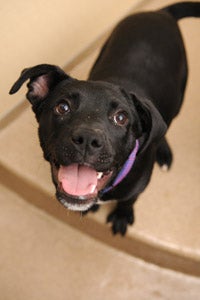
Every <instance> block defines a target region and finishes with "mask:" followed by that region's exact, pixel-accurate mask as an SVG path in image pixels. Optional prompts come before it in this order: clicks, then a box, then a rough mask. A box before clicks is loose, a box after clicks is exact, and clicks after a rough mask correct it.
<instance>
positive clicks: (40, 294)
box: [0, 186, 200, 300]
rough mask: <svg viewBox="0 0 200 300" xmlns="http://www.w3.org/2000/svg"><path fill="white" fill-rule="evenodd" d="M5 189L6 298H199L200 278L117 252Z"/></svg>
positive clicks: (1, 213)
mask: <svg viewBox="0 0 200 300" xmlns="http://www.w3.org/2000/svg"><path fill="white" fill-rule="evenodd" d="M0 188H1V194H0V236H1V245H2V246H1V252H0V266H1V268H0V291H1V299H4V300H12V299H15V300H27V299H29V300H35V299H37V300H47V299H48V300H55V299H58V300H65V299H68V300H74V299H81V300H87V299H95V300H101V299H105V300H110V299H118V300H124V299H126V300H131V299H140V300H146V299H149V300H155V299H158V298H159V299H173V300H179V299H182V300H188V299H190V300H197V299H199V287H200V279H199V278H195V277H192V276H188V275H184V274H180V273H177V272H174V271H169V270H166V269H162V268H160V267H157V266H155V265H152V264H148V263H145V262H143V261H141V260H139V259H136V258H134V257H133V256H130V255H128V254H126V253H123V252H122V251H119V250H117V249H114V248H111V247H109V246H108V245H106V244H105V243H102V242H100V241H99V240H97V239H94V238H92V237H89V236H87V235H86V234H84V233H81V232H80V231H77V230H76V229H74V228H72V227H71V226H69V225H67V224H64V223H63V222H60V221H58V220H57V219H55V218H53V217H50V216H49V214H47V213H46V212H45V211H42V210H39V209H37V208H35V207H34V206H32V205H30V204H29V203H28V202H27V201H24V200H22V199H21V197H19V196H18V195H16V194H15V193H13V192H11V191H10V190H8V189H6V188H5V187H4V186H0Z"/></svg>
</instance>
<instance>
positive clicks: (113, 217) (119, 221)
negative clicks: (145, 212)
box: [107, 208, 134, 236]
mask: <svg viewBox="0 0 200 300" xmlns="http://www.w3.org/2000/svg"><path fill="white" fill-rule="evenodd" d="M133 222H134V212H133V209H132V208H129V209H128V210H120V209H118V208H116V209H115V210H114V211H113V212H111V213H110V214H109V215H108V217H107V223H112V232H113V234H117V233H119V234H121V235H122V236H124V235H125V233H126V231H127V226H128V224H130V225H132V224H133Z"/></svg>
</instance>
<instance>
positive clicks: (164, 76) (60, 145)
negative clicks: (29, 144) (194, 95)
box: [10, 2, 200, 235]
mask: <svg viewBox="0 0 200 300" xmlns="http://www.w3.org/2000/svg"><path fill="white" fill-rule="evenodd" d="M190 16H195V17H199V16H200V3H197V2H185V3H178V4H175V5H171V6H169V7H166V8H163V9H161V10H159V11H156V12H146V13H139V14H135V15H132V16H129V17H127V18H126V19H124V20H123V21H122V22H120V23H119V25H118V26H117V27H116V28H115V29H114V31H113V33H112V34H111V36H110V37H109V39H108V40H107V42H106V43H105V45H104V46H103V49H102V51H101V53H100V55H99V57H98V59H97V61H96V63H95V65H94V66H93V68H92V70H91V73H90V76H89V79H88V80H87V81H79V80H77V79H74V78H71V77H70V76H68V75H67V74H66V73H65V72H64V71H62V70H61V69H60V68H59V67H57V66H52V65H47V64H42V65H38V66H35V67H33V68H29V69H25V70H24V71H23V72H22V74H21V76H20V78H19V79H18V80H17V82H16V83H15V84H14V85H13V87H12V89H11V91H10V94H13V93H16V92H17V91H18V90H19V88H20V87H21V85H22V84H23V83H24V82H25V81H26V80H27V79H30V82H29V83H28V93H27V98H28V100H29V101H30V102H31V104H32V108H33V111H34V112H35V114H36V118H37V121H38V123H39V138H40V144H41V147H42V149H43V152H44V157H45V159H46V160H48V161H49V162H50V164H51V169H52V178H53V182H54V184H55V186H56V196H57V198H58V200H59V201H60V202H61V203H62V204H63V205H64V206H65V207H67V208H69V209H71V210H77V211H87V210H89V209H93V210H94V209H96V208H97V205H98V203H100V202H105V201H107V200H110V199H115V200H117V201H118V202H117V207H116V209H115V210H114V211H113V212H112V213H111V214H110V215H109V216H108V222H112V229H113V233H118V232H119V233H121V234H122V235H124V234H125V232H126V229H127V225H128V224H132V223H133V221H134V213H133V207H132V206H133V203H134V202H135V201H136V199H137V197H138V195H139V194H140V193H141V192H142V191H143V190H144V189H145V187H146V186H147V184H148V182H149V180H150V177H151V173H152V168H153V165H154V162H155V161H157V162H158V164H159V165H160V166H161V167H162V166H164V167H165V168H166V167H167V168H169V167H170V165H171V162H172V153H171V150H170V147H169V145H168V143H167V141H166V138H165V137H164V135H165V133H166V130H167V128H168V127H169V125H170V123H171V121H172V119H173V118H174V117H175V116H176V115H177V114H178V112H179V110H180V107H181V104H182V101H183V95H184V90H185V85H186V80H187V62H186V55H185V50H184V46H183V41H182V37H181V34H180V31H179V28H178V26H177V20H178V19H180V18H183V17H190Z"/></svg>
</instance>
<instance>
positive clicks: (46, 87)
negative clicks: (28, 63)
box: [9, 64, 70, 106]
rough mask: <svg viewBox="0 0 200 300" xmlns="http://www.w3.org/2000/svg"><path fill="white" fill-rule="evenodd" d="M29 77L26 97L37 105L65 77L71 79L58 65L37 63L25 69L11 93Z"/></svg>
mask: <svg viewBox="0 0 200 300" xmlns="http://www.w3.org/2000/svg"><path fill="white" fill-rule="evenodd" d="M28 79H30V81H29V83H28V84H27V87H28V92H27V94H26V97H27V99H28V100H29V101H30V102H31V104H32V105H33V106H35V105H37V104H38V103H39V102H40V101H41V100H44V99H45V98H46V97H47V96H48V94H49V92H50V90H51V89H52V88H53V87H55V85H57V84H58V83H59V82H60V81H62V80H64V79H70V77H69V76H68V75H67V74H66V73H65V72H64V71H63V70H62V69H60V68H59V67H57V66H54V65H48V64H42V65H37V66H35V67H32V68H28V69H25V70H23V71H22V73H21V76H20V77H19V78H18V80H17V81H16V82H15V83H14V85H13V86H12V88H11V90H10V92H9V93H10V94H14V93H16V92H17V91H18V90H19V89H20V88H21V86H22V85H23V83H24V82H25V81H26V80H28Z"/></svg>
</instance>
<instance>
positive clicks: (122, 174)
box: [101, 140, 139, 194]
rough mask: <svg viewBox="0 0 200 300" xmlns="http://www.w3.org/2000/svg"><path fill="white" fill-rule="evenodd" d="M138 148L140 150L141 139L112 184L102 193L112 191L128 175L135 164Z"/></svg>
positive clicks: (136, 142)
mask: <svg viewBox="0 0 200 300" xmlns="http://www.w3.org/2000/svg"><path fill="white" fill-rule="evenodd" d="M138 150H139V141H138V140H136V141H135V147H134V149H133V151H132V152H131V154H130V155H129V157H128V159H127V161H126V162H125V163H124V165H123V167H122V169H121V170H120V172H119V173H118V175H117V177H116V178H115V180H114V181H113V183H112V184H111V185H110V186H108V187H106V188H105V189H103V190H102V191H101V193H102V194H106V193H107V192H109V191H111V190H112V189H113V188H114V187H116V186H117V185H118V184H119V183H120V182H121V181H122V180H123V179H124V178H125V177H126V176H127V175H128V173H129V172H130V170H131V168H132V166H133V165H134V162H135V159H136V155H137V152H138Z"/></svg>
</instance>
